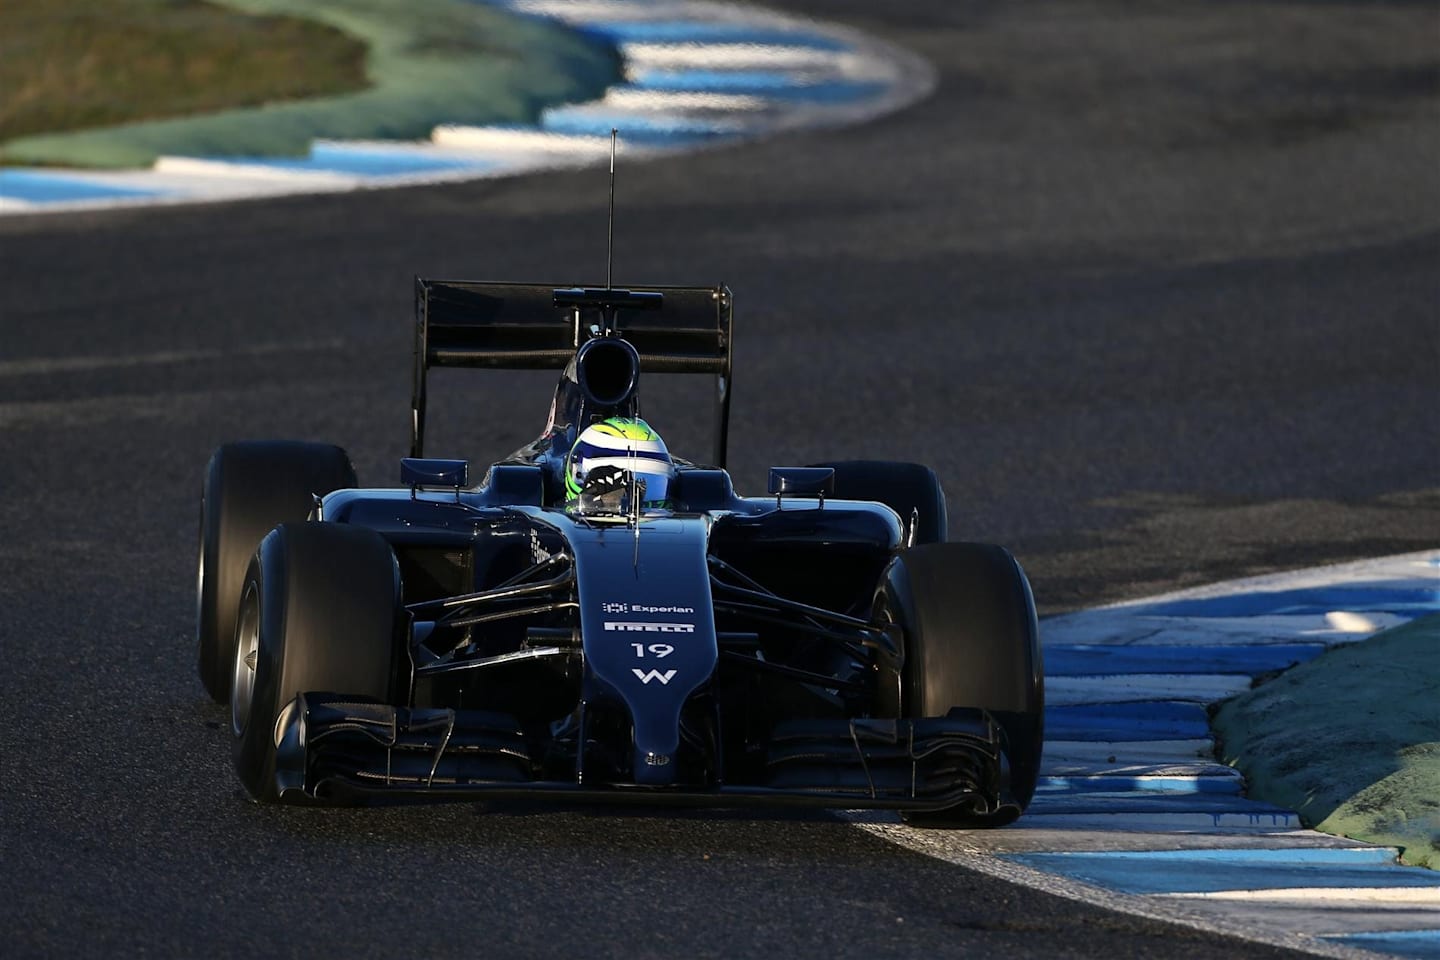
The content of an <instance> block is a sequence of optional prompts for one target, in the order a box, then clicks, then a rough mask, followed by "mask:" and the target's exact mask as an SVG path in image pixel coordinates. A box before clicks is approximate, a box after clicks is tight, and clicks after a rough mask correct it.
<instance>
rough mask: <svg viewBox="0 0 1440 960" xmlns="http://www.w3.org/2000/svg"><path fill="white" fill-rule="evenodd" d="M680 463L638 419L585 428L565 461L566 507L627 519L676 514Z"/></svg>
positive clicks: (648, 427)
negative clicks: (650, 513) (677, 464)
mask: <svg viewBox="0 0 1440 960" xmlns="http://www.w3.org/2000/svg"><path fill="white" fill-rule="evenodd" d="M674 479H675V462H674V461H673V460H671V459H670V452H669V451H668V450H666V449H665V441H663V440H661V439H660V435H659V434H658V433H656V432H655V431H654V430H652V429H651V428H650V424H648V423H646V422H645V421H644V420H641V419H639V418H630V417H610V418H609V419H607V420H602V421H600V422H599V423H595V424H591V425H590V426H588V427H586V428H585V429H584V430H583V431H582V432H581V434H580V436H579V437H578V438H577V439H576V440H575V445H574V446H573V447H571V448H570V453H569V455H568V456H567V457H566V458H565V503H566V506H568V507H570V508H571V509H575V510H577V511H578V512H580V513H585V514H592V515H593V514H599V515H610V516H624V515H627V514H631V513H636V514H638V513H644V512H647V511H655V510H670V509H673V504H672V501H671V498H670V492H671V484H672V483H673V482H674Z"/></svg>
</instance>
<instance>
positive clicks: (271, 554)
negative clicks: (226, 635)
mask: <svg viewBox="0 0 1440 960" xmlns="http://www.w3.org/2000/svg"><path fill="white" fill-rule="evenodd" d="M238 619H239V624H238V629H237V631H236V639H237V648H236V655H235V658H234V664H233V693H234V696H233V698H232V700H231V704H230V717H231V731H232V732H233V733H234V735H235V748H234V759H235V771H236V773H238V774H239V776H240V782H241V783H243V784H244V785H245V790H246V792H247V793H249V794H250V796H251V797H252V798H254V799H255V800H257V801H259V802H261V803H271V802H274V801H277V800H285V801H287V802H288V801H300V802H305V801H306V800H307V799H308V798H305V797H304V796H303V795H296V794H293V793H291V794H287V795H285V796H284V797H282V796H280V792H279V790H278V788H277V785H276V781H275V764H276V749H277V746H276V732H277V723H278V720H279V718H280V714H281V712H282V711H283V710H284V709H285V708H286V707H287V706H289V704H290V702H291V701H292V700H294V699H295V696H296V695H297V694H301V693H331V694H340V695H343V696H346V697H353V698H356V699H360V700H369V701H375V702H380V703H390V702H393V700H392V697H393V695H394V694H395V691H396V689H397V687H398V684H397V682H396V678H397V675H398V671H399V664H400V655H401V653H402V651H403V650H404V643H403V640H404V637H405V623H406V620H405V606H404V602H403V600H402V598H401V590H400V567H399V564H398V563H397V562H396V559H395V553H394V551H393V550H391V548H390V545H389V544H388V543H386V541H385V538H384V537H382V536H380V535H379V534H378V533H376V532H375V531H373V530H369V529H366V528H364V527H351V526H347V525H345V524H337V523H282V524H280V525H279V526H278V527H276V528H275V529H274V530H272V531H271V532H270V533H269V534H267V535H266V537H265V539H264V540H263V541H261V543H260V549H259V550H257V551H256V553H255V556H254V558H253V559H252V560H251V562H250V567H249V570H248V571H247V573H246V577H245V583H244V590H243V593H242V597H241V602H240V606H239V618H238Z"/></svg>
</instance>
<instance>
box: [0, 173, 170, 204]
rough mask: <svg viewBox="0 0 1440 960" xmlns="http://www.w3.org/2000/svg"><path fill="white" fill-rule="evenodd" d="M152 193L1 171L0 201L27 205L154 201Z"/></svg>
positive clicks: (54, 175) (77, 179)
mask: <svg viewBox="0 0 1440 960" xmlns="http://www.w3.org/2000/svg"><path fill="white" fill-rule="evenodd" d="M158 195H159V194H158V193H157V192H156V191H154V190H142V189H137V188H133V187H115V186H111V185H110V184H107V183H96V182H95V181H93V180H87V179H85V178H84V177H83V176H78V175H74V174H66V173H49V172H43V173H42V172H41V171H38V170H0V197H11V198H14V199H16V200H25V201H28V202H30V203H63V202H64V201H66V200H98V199H104V198H106V197H114V198H116V199H122V198H124V197H153V196H158Z"/></svg>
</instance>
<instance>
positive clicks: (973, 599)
mask: <svg viewBox="0 0 1440 960" xmlns="http://www.w3.org/2000/svg"><path fill="white" fill-rule="evenodd" d="M886 602H887V604H889V605H891V613H892V616H895V617H896V618H897V619H898V620H900V621H901V623H902V624H903V626H904V630H905V658H904V664H903V666H902V668H901V709H902V713H903V715H904V716H906V717H912V718H918V717H943V716H945V715H947V714H948V713H949V712H950V710H951V708H955V707H961V708H964V707H971V708H975V707H978V708H981V709H984V710H987V711H989V712H990V714H991V715H992V716H993V717H994V718H995V721H996V723H997V724H998V725H999V727H1000V729H1001V732H1002V737H1003V741H1004V748H1005V755H1006V757H1007V758H1008V760H1009V768H1010V776H1009V784H1008V787H1007V788H1006V789H1005V790H1004V792H1003V795H1002V796H1001V797H1000V798H999V799H1000V802H1001V804H1000V806H999V808H998V809H997V810H996V811H994V812H993V813H989V814H983V815H973V814H969V813H968V812H965V811H957V810H951V811H939V812H936V813H925V814H918V813H916V814H907V815H906V820H907V821H909V822H911V823H915V824H922V825H935V826H939V825H944V826H964V827H999V826H1004V825H1005V824H1007V823H1010V822H1012V821H1014V820H1015V818H1016V817H1018V816H1020V814H1021V813H1022V812H1023V811H1024V810H1025V808H1026V806H1028V805H1029V803H1030V799H1031V797H1033V796H1034V793H1035V785H1036V782H1037V781H1038V779H1039V776H1040V757H1041V752H1042V749H1043V746H1044V739H1045V737H1044V712H1045V683H1044V675H1043V673H1044V671H1043V664H1042V661H1041V653H1040V636H1039V627H1038V623H1037V618H1036V614H1035V599H1034V597H1033V595H1032V594H1031V592H1030V583H1029V581H1028V580H1026V578H1025V573H1024V571H1022V570H1021V569H1020V565H1019V564H1018V563H1017V562H1016V561H1015V558H1014V557H1012V556H1011V555H1010V553H1009V551H1007V550H1005V549H1004V548H1002V547H997V546H992V545H990V544H982V543H941V544H931V545H928V546H921V547H915V548H913V549H910V550H906V551H903V552H901V553H900V555H899V556H898V557H897V558H896V560H895V561H894V562H893V563H892V564H891V566H890V569H889V571H888V573H887V579H886Z"/></svg>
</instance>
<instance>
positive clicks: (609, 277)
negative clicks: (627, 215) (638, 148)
mask: <svg viewBox="0 0 1440 960" xmlns="http://www.w3.org/2000/svg"><path fill="white" fill-rule="evenodd" d="M619 135H620V131H619V130H618V129H616V128H615V127H611V128H610V227H609V231H608V233H607V234H606V237H605V289H606V290H613V289H614V288H615V284H614V282H613V281H614V278H615V140H616V138H617V137H618V136H619Z"/></svg>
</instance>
